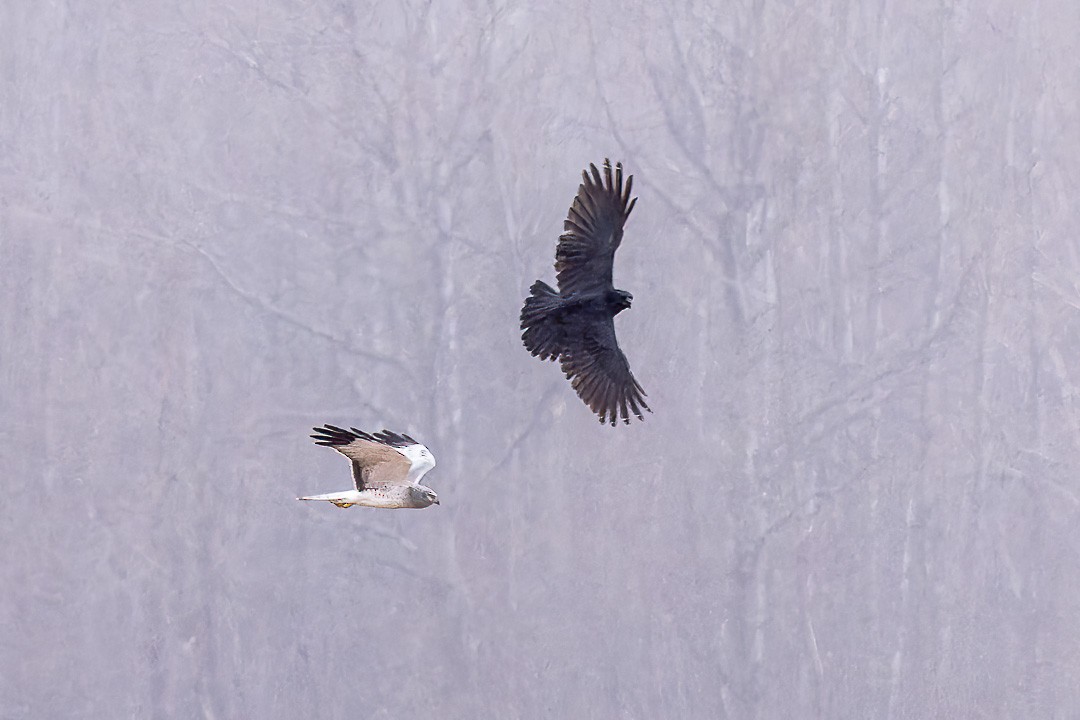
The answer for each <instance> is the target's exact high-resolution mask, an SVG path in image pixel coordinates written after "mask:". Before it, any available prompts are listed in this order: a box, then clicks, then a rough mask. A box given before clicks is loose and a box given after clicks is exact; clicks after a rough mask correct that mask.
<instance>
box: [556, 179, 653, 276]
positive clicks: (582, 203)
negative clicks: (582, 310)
mask: <svg viewBox="0 0 1080 720" xmlns="http://www.w3.org/2000/svg"><path fill="white" fill-rule="evenodd" d="M589 170H591V171H592V174H591V175H590V173H589V171H588V170H586V171H585V172H583V173H582V174H581V178H582V184H581V185H580V186H579V187H578V192H577V197H575V198H574V203H573V204H572V205H571V206H570V211H569V212H568V213H567V216H566V221H565V222H564V223H563V234H562V235H561V236H560V237H559V245H558V247H557V248H556V249H555V272H556V273H557V275H558V281H559V292H560V293H561V294H562V295H563V296H564V297H565V296H567V295H570V294H571V293H575V292H596V291H603V290H611V289H613V288H614V285H613V284H612V277H611V272H612V265H613V264H614V262H615V250H616V249H617V248H618V247H619V243H621V242H622V236H623V225H625V224H626V218H627V217H629V216H630V211H631V210H632V209H633V208H634V203H635V202H637V198H634V199H633V200H631V199H630V188H631V187H632V186H633V180H634V178H633V176H630V177H628V178H627V179H626V185H625V187H624V186H623V170H622V163H617V164H616V165H615V174H614V176H612V171H611V161H610V160H604V174H603V176H602V177H601V175H600V171H599V170H598V169H597V168H596V165H593V164H592V163H590V164H589Z"/></svg>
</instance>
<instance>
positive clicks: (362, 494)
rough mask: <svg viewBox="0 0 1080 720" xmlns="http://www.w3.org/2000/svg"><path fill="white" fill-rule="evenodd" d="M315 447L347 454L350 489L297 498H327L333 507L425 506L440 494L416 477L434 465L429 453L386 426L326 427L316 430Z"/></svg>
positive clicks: (314, 436)
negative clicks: (378, 429)
mask: <svg viewBox="0 0 1080 720" xmlns="http://www.w3.org/2000/svg"><path fill="white" fill-rule="evenodd" d="M311 437H312V438H314V439H315V444H316V445H325V446H327V447H332V448H334V449H335V450H337V451H338V452H339V453H341V454H342V455H344V456H345V457H347V458H349V461H350V462H351V464H352V476H353V485H355V486H356V489H355V490H343V491H341V492H335V493H326V494H325V495H307V496H305V497H300V498H296V499H297V500H326V501H327V502H332V503H334V504H335V505H337V506H338V507H341V508H347V507H352V506H353V505H366V506H367V507H377V508H425V507H427V506H429V505H438V504H439V496H438V495H436V494H435V491H434V490H432V489H431V488H429V487H427V486H426V485H421V484H420V479H421V478H422V477H424V474H425V473H427V471H428V470H431V469H432V468H433V467H435V458H434V456H433V455H432V454H431V451H430V450H428V449H427V448H426V447H424V446H423V445H421V444H420V443H418V442H416V441H415V440H413V439H412V438H411V437H409V436H408V435H399V434H397V433H394V432H390V431H389V430H383V431H382V432H377V433H366V432H364V431H363V430H357V429H356V428H352V429H350V430H345V429H343V428H339V427H334V426H333V425H327V426H326V427H321V428H315V434H314V435H312V436H311Z"/></svg>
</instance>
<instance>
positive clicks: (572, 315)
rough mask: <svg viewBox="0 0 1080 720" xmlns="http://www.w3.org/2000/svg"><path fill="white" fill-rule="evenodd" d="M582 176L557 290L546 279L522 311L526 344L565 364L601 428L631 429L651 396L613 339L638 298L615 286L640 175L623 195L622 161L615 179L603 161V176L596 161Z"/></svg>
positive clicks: (558, 256)
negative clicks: (619, 320)
mask: <svg viewBox="0 0 1080 720" xmlns="http://www.w3.org/2000/svg"><path fill="white" fill-rule="evenodd" d="M590 171H591V174H590ZM581 177H582V178H583V182H582V184H581V185H579V186H578V192H577V197H576V198H574V204H573V205H571V206H570V212H569V214H568V215H567V216H566V221H565V222H564V223H563V231H564V232H563V234H562V235H561V236H559V245H558V247H556V248H555V272H556V276H557V278H558V283H559V290H558V292H556V291H555V289H554V288H552V287H551V286H550V285H548V284H547V283H544V282H541V281H540V280H537V281H536V282H535V283H533V286H532V287H531V288H529V292H530V295H529V297H528V298H526V299H525V307H523V308H522V309H521V329H522V330H523V331H524V332H522V334H521V340H522V342H524V343H525V347H526V349H528V351H529V352H530V353H532V354H533V355H536V356H537V357H539V358H540V359H541V360H555V359H558V360H559V363H560V364H561V365H562V370H563V372H564V373H566V377H567V379H568V380H570V383H571V384H572V385H573V386H574V390H576V391H577V394H578V396H579V397H580V398H581V399H582V400H583V401H585V404H586V405H588V406H589V407H590V408H592V410H593V412H595V413H597V414H598V415H599V416H600V422H601V423H606V422H610V423H611V424H612V425H615V423H616V422H617V421H618V420H622V421H623V422H624V423H629V422H630V413H631V412H633V413H634V415H636V416H637V418H638V419H639V420H644V419H645V418H644V417H643V416H642V414H641V409H642V408H644V409H645V410H649V406H648V405H646V404H645V391H644V390H643V389H642V388H641V385H639V384H638V381H637V380H635V379H634V375H633V373H631V372H630V363H628V362H627V361H626V356H625V355H623V352H622V350H620V349H619V343H618V341H617V340H616V339H615V316H616V315H618V314H619V313H620V312H622V311H623V310H625V309H627V308H628V307H630V301H631V300H633V299H634V296H633V295H631V294H630V293H628V292H626V291H625V290H616V289H615V286H614V285H613V284H612V280H611V266H612V264H613V263H614V261H615V250H616V248H618V247H619V243H621V242H622V235H623V225H624V224H625V223H626V218H628V217H629V216H630V211H631V210H633V209H634V203H636V202H637V198H634V199H633V200H631V199H630V188H631V187H632V186H633V184H634V177H633V176H632V175H631V176H630V177H628V178H626V187H625V189H624V188H623V170H622V163H618V164H616V165H615V176H614V178H612V172H611V161H610V160H604V175H603V177H602V178H601V176H600V171H599V170H597V169H596V166H595V165H593V164H591V163H590V164H589V170H586V171H585V172H583V173H582V174H581ZM649 412H652V410H649Z"/></svg>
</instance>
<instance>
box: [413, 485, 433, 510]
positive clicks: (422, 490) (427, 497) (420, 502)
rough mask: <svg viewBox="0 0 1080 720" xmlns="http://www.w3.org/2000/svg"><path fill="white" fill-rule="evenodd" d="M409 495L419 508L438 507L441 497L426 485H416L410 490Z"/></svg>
mask: <svg viewBox="0 0 1080 720" xmlns="http://www.w3.org/2000/svg"><path fill="white" fill-rule="evenodd" d="M409 494H410V495H411V496H412V499H413V501H414V502H416V505H417V507H427V506H428V505H438V504H439V496H438V495H437V494H436V493H435V491H434V490H432V489H431V488H429V487H427V486H425V485H414V486H412V487H410V488H409Z"/></svg>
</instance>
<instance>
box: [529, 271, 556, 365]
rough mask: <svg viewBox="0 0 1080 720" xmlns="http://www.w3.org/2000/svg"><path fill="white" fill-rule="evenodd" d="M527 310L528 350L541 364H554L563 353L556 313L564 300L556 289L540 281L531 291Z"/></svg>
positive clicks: (535, 283)
mask: <svg viewBox="0 0 1080 720" xmlns="http://www.w3.org/2000/svg"><path fill="white" fill-rule="evenodd" d="M529 293H530V295H529V297H527V298H525V307H523V308H521V329H522V330H524V331H525V332H523V333H522V334H521V340H522V342H524V343H525V348H526V349H527V350H528V351H529V352H531V353H532V354H533V355H536V356H537V357H539V358H540V359H541V360H554V359H555V358H557V357H558V356H559V353H560V352H561V347H562V342H561V341H560V334H561V333H560V331H559V328H558V326H557V324H556V319H555V311H556V310H558V309H559V305H560V303H562V298H561V297H559V293H557V292H555V289H554V288H553V287H551V286H550V285H548V284H547V283H545V282H541V281H539V280H537V281H536V282H534V283H533V285H532V287H531V288H529Z"/></svg>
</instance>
